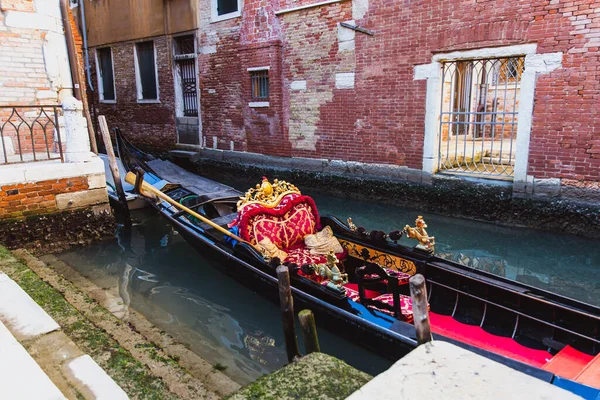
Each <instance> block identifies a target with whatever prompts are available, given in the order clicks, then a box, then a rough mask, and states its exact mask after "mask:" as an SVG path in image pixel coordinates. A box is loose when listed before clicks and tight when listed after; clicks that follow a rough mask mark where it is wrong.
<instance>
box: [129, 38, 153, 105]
mask: <svg viewBox="0 0 600 400" xmlns="http://www.w3.org/2000/svg"><path fill="white" fill-rule="evenodd" d="M135 47H136V51H137V64H138V72H139V78H140V82H139V83H140V86H141V97H140V99H141V100H157V99H158V91H157V87H156V63H155V60H154V42H140V43H136V45H135Z"/></svg>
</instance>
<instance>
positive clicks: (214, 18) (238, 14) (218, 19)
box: [210, 11, 242, 24]
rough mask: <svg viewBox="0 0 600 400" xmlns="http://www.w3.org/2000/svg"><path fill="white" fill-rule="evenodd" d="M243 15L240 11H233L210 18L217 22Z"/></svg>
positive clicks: (212, 21) (212, 22) (211, 20)
mask: <svg viewBox="0 0 600 400" xmlns="http://www.w3.org/2000/svg"><path fill="white" fill-rule="evenodd" d="M241 16H242V13H241V12H240V11H236V12H232V13H229V14H223V15H219V16H213V17H212V18H211V19H210V23H211V24H214V23H216V22H221V21H226V20H228V19H233V18H238V17H241Z"/></svg>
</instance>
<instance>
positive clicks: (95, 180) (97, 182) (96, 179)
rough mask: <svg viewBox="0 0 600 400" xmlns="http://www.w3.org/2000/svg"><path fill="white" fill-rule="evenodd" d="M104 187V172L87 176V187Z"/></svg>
mask: <svg viewBox="0 0 600 400" xmlns="http://www.w3.org/2000/svg"><path fill="white" fill-rule="evenodd" d="M105 187H106V176H105V175H104V174H97V175H90V176H88V188H90V189H102V188H105Z"/></svg>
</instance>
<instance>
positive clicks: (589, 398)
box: [552, 376, 600, 400]
mask: <svg viewBox="0 0 600 400" xmlns="http://www.w3.org/2000/svg"><path fill="white" fill-rule="evenodd" d="M552 384H553V385H554V386H558V387H559V388H563V389H565V390H568V391H569V392H571V393H575V394H576V395H578V396H581V397H583V398H584V399H586V400H600V390H598V389H595V388H593V387H590V386H587V385H583V384H581V383H577V382H573V381H570V380H568V379H565V378H561V377H560V376H555V377H554V379H553V380H552Z"/></svg>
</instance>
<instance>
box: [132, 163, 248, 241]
mask: <svg viewBox="0 0 600 400" xmlns="http://www.w3.org/2000/svg"><path fill="white" fill-rule="evenodd" d="M135 178H136V176H135V174H134V173H133V172H128V173H127V175H126V176H125V181H126V182H127V183H129V184H131V185H135ZM142 190H143V191H146V192H150V193H153V194H154V195H156V196H157V197H159V198H161V199H162V200H164V201H166V202H168V203H170V204H172V205H174V206H175V207H177V208H179V209H181V210H183V211H185V212H186V213H188V214H190V215H191V216H193V217H196V218H198V219H199V220H200V221H202V222H206V223H207V224H208V225H210V226H212V227H213V228H215V229H217V230H218V231H220V232H223V233H224V234H225V235H227V236H229V237H230V238H232V239H235V240H237V241H238V242H243V243H248V244H249V245H250V246H252V247H255V246H254V245H252V243H249V242H247V241H245V240H244V239H242V238H241V237H239V236H237V235H235V234H233V233H231V232H229V231H228V230H227V229H225V228H223V227H221V226H219V225H217V224H215V223H214V222H212V221H211V220H210V219H208V218H206V217H203V216H202V215H200V214H198V213H197V212H195V211H193V210H190V209H189V208H187V207H186V206H184V205H183V204H180V203H178V202H176V201H175V200H173V199H172V198H170V197H169V196H167V195H166V194H164V193H163V192H161V191H160V190H158V189H157V188H155V187H154V186H152V185H150V184H148V182H146V181H144V182H142ZM255 248H256V247H255Z"/></svg>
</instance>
